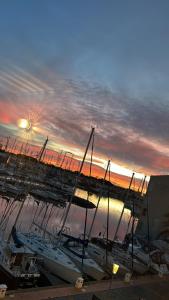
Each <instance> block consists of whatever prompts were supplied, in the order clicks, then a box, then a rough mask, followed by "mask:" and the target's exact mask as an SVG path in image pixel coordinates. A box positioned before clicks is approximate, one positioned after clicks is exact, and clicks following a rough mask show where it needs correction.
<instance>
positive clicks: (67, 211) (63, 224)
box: [57, 127, 95, 246]
mask: <svg viewBox="0 0 169 300" xmlns="http://www.w3.org/2000/svg"><path fill="white" fill-rule="evenodd" d="M94 130H95V128H93V127H92V130H91V133H90V137H89V140H88V143H87V146H86V150H85V153H84V156H83V160H82V162H81V165H80V169H79V173H78V175H77V177H76V181H75V185H74V188H73V191H72V195H71V198H70V201H69V204H68V207H67V210H66V213H65V217H64V219H63V223H62V226H61V230H60V232H59V238H58V243H57V246H58V245H59V243H60V241H61V237H62V232H63V229H64V227H65V223H66V220H67V217H68V214H69V210H70V207H71V204H72V201H73V196H74V193H75V191H76V187H77V183H78V180H79V177H80V175H81V172H82V169H83V165H84V162H85V159H86V155H87V152H88V149H89V146H90V142H91V139H92V136H93V134H94Z"/></svg>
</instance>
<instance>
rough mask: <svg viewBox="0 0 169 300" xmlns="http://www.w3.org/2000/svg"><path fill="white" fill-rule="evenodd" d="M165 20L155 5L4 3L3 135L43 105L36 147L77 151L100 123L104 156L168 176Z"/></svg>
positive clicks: (168, 28)
mask: <svg viewBox="0 0 169 300" xmlns="http://www.w3.org/2000/svg"><path fill="white" fill-rule="evenodd" d="M168 12H169V2H168V1H156V0H154V1H149V0H148V1H137V0H135V1H134V0H133V1H130V0H128V1H113V0H111V1H110V0H90V1H82V0H71V1H70V0H62V1H61V0H55V1H54V0H46V1H45V0H29V1H28V0H27V1H26V0H20V1H18V0H15V1H9V0H1V2H0V37H1V48H0V100H1V103H0V105H1V106H0V108H1V113H0V124H1V126H0V134H1V135H5V134H9V133H10V134H11V135H17V134H19V133H18V132H17V131H18V129H17V126H16V120H17V118H18V117H22V115H24V116H26V114H27V112H28V111H29V112H30V110H31V109H32V110H34V109H35V111H36V113H37V107H38V108H40V107H41V112H39V111H38V113H37V114H40V115H41V116H40V119H39V121H38V126H39V129H41V130H39V132H38V133H37V135H35V136H34V138H35V139H38V140H39V139H41V137H42V138H43V136H45V135H46V134H49V136H50V137H51V139H52V141H55V144H56V145H55V146H56V147H63V148H64V147H67V148H71V151H73V150H74V151H76V152H77V151H78V149H81V146H84V141H85V139H86V134H87V132H88V131H89V130H90V126H91V124H96V125H97V131H98V133H97V134H98V139H97V140H98V145H97V157H99V158H101V159H102V160H103V161H105V160H106V159H107V158H112V160H113V161H114V162H115V163H116V164H117V165H120V166H122V167H126V168H128V169H132V170H133V169H134V170H137V171H140V172H148V173H149V174H150V173H168V169H169V157H168V132H169V124H168V119H169V100H168V99H169V85H168V79H169V39H168V36H169V20H168ZM4 103H5V106H4V105H3V104H4ZM4 107H5V108H4ZM5 114H6V116H4V115H5ZM14 114H15V117H13V115H14ZM8 115H9V116H8ZM15 119H16V120H15ZM81 137H82V138H81Z"/></svg>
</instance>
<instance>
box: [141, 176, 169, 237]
mask: <svg viewBox="0 0 169 300" xmlns="http://www.w3.org/2000/svg"><path fill="white" fill-rule="evenodd" d="M148 220H149V236H150V240H153V239H157V238H159V237H160V236H161V237H168V239H169V175H162V176H151V178H150V182H149V185H148V190H147V194H146V197H145V200H144V203H143V209H142V215H141V218H140V222H139V224H138V227H137V231H136V233H137V234H139V235H143V236H148Z"/></svg>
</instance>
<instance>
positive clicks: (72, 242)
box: [62, 234, 106, 280]
mask: <svg viewBox="0 0 169 300" xmlns="http://www.w3.org/2000/svg"><path fill="white" fill-rule="evenodd" d="M63 235H64V238H65V241H64V242H63V243H62V250H63V251H64V253H66V254H67V255H68V256H69V257H71V259H72V260H73V261H74V262H75V263H76V265H77V266H78V267H79V268H80V269H81V270H82V272H83V273H85V274H86V275H87V276H89V277H91V278H93V279H95V280H101V279H103V278H104V277H106V273H105V272H104V270H103V269H102V268H101V267H100V266H99V265H98V263H97V262H96V261H95V260H94V259H93V258H92V257H91V256H90V254H89V253H88V248H87V250H86V249H85V252H84V251H83V247H82V245H83V243H85V241H84V240H81V239H80V238H75V237H73V236H70V235H66V234H63Z"/></svg>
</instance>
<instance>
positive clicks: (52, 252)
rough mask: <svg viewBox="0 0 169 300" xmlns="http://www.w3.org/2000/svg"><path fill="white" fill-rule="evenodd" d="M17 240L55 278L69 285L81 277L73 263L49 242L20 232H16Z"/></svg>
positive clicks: (31, 234) (34, 235) (35, 235)
mask: <svg viewBox="0 0 169 300" xmlns="http://www.w3.org/2000/svg"><path fill="white" fill-rule="evenodd" d="M17 238H18V240H19V241H20V242H21V243H23V244H24V245H25V246H26V247H28V248H29V249H30V250H32V251H33V252H34V253H36V255H37V257H38V258H39V259H41V261H42V264H43V266H44V268H45V269H47V270H48V271H50V272H51V273H52V274H54V275H55V276H58V277H59V278H61V279H63V280H65V281H67V282H70V283H75V281H76V279H77V278H78V277H81V276H82V275H81V272H80V271H79V269H78V268H77V267H76V265H75V263H73V262H72V260H71V259H70V258H69V257H68V256H67V255H66V254H65V253H64V252H63V251H62V250H61V249H59V248H54V247H53V245H52V244H51V242H50V241H49V240H47V239H44V238H42V237H40V236H38V235H37V234H34V233H21V232H17Z"/></svg>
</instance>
